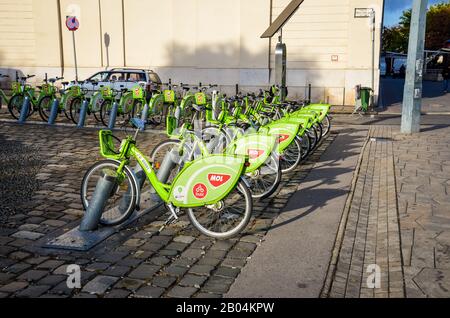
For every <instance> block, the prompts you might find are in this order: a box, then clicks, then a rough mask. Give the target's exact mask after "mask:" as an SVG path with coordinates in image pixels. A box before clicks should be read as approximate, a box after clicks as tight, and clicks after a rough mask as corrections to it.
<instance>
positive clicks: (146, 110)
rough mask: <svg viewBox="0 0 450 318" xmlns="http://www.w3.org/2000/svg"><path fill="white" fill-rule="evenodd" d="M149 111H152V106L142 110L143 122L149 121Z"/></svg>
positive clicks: (145, 106) (146, 105)
mask: <svg viewBox="0 0 450 318" xmlns="http://www.w3.org/2000/svg"><path fill="white" fill-rule="evenodd" d="M149 111H150V106H148V104H145V105H144V109H143V110H142V114H141V119H142V120H147V118H148V112H149Z"/></svg>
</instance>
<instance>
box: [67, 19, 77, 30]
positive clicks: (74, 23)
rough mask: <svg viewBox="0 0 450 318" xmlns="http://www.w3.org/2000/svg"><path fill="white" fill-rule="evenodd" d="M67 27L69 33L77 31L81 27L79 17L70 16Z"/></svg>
mask: <svg viewBox="0 0 450 318" xmlns="http://www.w3.org/2000/svg"><path fill="white" fill-rule="evenodd" d="M66 26H67V28H68V29H69V31H76V30H78V28H79V27H80V21H78V19H77V17H71V16H68V17H67V19H66Z"/></svg>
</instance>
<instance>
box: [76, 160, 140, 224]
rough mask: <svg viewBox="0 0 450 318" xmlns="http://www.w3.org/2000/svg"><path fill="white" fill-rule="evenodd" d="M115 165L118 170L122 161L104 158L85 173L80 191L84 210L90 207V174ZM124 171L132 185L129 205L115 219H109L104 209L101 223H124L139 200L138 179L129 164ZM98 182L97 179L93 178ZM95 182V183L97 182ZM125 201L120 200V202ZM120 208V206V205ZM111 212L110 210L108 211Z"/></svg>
mask: <svg viewBox="0 0 450 318" xmlns="http://www.w3.org/2000/svg"><path fill="white" fill-rule="evenodd" d="M108 166H109V167H114V168H115V169H116V170H117V169H118V168H119V166H120V163H119V162H118V161H115V160H102V161H99V162H96V163H95V164H93V165H92V166H91V167H90V168H89V169H88V170H87V171H86V173H85V174H84V177H83V181H82V183H81V191H80V196H81V202H82V205H83V208H84V211H87V209H88V207H89V199H88V198H89V194H88V186H89V181H90V180H89V178H90V176H91V175H92V174H93V173H94V171H95V170H96V169H100V168H101V167H108ZM123 170H124V172H125V175H126V177H127V179H128V180H129V183H130V185H131V195H129V197H126V199H128V198H129V205H128V206H127V207H126V210H125V211H124V212H122V211H120V213H121V214H120V215H119V216H118V217H116V218H114V219H107V218H106V217H105V216H104V215H103V214H104V213H105V211H103V213H102V217H101V218H100V224H102V225H105V226H114V225H118V224H121V223H123V222H124V221H125V220H127V219H128V218H129V217H130V215H131V214H132V213H133V212H134V211H135V208H136V205H137V202H138V195H137V194H138V185H137V182H136V179H135V177H134V174H133V172H132V171H131V170H130V168H129V167H128V166H125V167H124V169H123ZM93 181H95V182H96V180H93ZM95 182H94V183H95ZM119 188H120V186H117V189H119ZM122 200H125V198H122ZM122 202H123V201H120V203H119V206H120V204H121V203H122ZM119 210H120V207H119ZM107 213H109V212H107Z"/></svg>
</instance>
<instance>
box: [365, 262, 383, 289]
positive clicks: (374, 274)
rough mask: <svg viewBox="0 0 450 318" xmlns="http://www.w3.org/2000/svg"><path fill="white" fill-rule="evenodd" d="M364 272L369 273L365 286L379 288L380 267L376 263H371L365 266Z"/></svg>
mask: <svg viewBox="0 0 450 318" xmlns="http://www.w3.org/2000/svg"><path fill="white" fill-rule="evenodd" d="M366 273H368V274H369V276H368V277H367V281H366V283H367V288H370V289H379V288H381V267H380V266H378V265H377V264H371V265H369V266H367V270H366Z"/></svg>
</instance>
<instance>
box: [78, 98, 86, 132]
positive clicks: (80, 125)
mask: <svg viewBox="0 0 450 318" xmlns="http://www.w3.org/2000/svg"><path fill="white" fill-rule="evenodd" d="M88 105H89V102H88V101H87V100H84V101H83V104H82V105H81V110H80V119H79V121H78V125H77V128H83V127H84V123H85V121H86V114H87V110H88Z"/></svg>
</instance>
